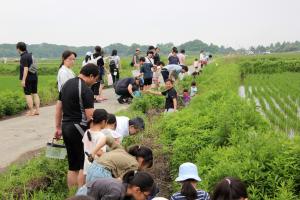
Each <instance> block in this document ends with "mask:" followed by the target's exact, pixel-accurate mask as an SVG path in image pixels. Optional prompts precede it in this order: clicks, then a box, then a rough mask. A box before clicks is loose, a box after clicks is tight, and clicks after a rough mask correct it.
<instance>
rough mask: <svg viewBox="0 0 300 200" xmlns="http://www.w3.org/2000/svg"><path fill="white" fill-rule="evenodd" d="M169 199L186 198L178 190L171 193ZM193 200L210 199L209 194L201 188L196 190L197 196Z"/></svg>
mask: <svg viewBox="0 0 300 200" xmlns="http://www.w3.org/2000/svg"><path fill="white" fill-rule="evenodd" d="M170 199H171V200H186V199H187V198H186V197H185V196H183V195H182V194H181V193H180V192H177V193H175V194H173V195H172V196H171V198H170ZM195 200H210V197H209V194H208V193H207V192H205V191H203V190H197V198H196V199H195Z"/></svg>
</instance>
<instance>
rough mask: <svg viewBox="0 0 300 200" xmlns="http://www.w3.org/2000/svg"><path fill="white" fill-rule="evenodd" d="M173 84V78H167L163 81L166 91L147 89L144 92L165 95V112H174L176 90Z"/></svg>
mask: <svg viewBox="0 0 300 200" xmlns="http://www.w3.org/2000/svg"><path fill="white" fill-rule="evenodd" d="M173 84H174V82H173V80H171V79H167V80H166V82H165V88H166V91H163V92H154V91H150V90H147V91H145V93H150V94H155V95H163V96H165V97H166V102H165V112H175V111H177V92H176V90H175V88H174V85H173Z"/></svg>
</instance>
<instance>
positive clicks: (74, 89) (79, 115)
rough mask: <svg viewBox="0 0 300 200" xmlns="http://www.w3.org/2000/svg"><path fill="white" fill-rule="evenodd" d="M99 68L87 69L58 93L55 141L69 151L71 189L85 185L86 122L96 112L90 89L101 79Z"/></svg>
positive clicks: (87, 67) (92, 65)
mask: <svg viewBox="0 0 300 200" xmlns="http://www.w3.org/2000/svg"><path fill="white" fill-rule="evenodd" d="M98 76H99V71H98V67H97V66H96V65H94V64H91V63H89V64H87V65H85V66H84V67H83V68H82V69H81V71H80V74H79V75H78V77H75V78H72V79H70V80H68V81H67V82H66V83H65V84H64V86H63V87H62V89H61V91H60V93H59V99H58V101H57V103H56V114H55V127H56V131H55V135H54V137H55V138H60V137H61V135H62V136H63V140H64V143H65V145H66V149H67V156H68V165H69V171H68V175H67V182H68V187H69V188H71V187H72V186H81V185H82V184H83V182H84V176H83V165H84V152H83V143H82V137H83V134H84V131H85V130H86V129H87V121H88V120H90V119H91V118H92V115H93V112H94V98H93V92H92V90H91V89H90V88H89V86H91V85H93V84H95V82H96V80H97V79H98Z"/></svg>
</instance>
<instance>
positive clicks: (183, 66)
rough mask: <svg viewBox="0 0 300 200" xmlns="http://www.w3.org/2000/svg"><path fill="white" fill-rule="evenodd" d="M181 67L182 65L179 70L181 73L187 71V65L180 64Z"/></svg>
mask: <svg viewBox="0 0 300 200" xmlns="http://www.w3.org/2000/svg"><path fill="white" fill-rule="evenodd" d="M181 67H182V70H181V72H182V73H186V72H188V71H189V68H188V67H187V66H185V65H182V66H181Z"/></svg>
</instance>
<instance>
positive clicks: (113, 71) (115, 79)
mask: <svg viewBox="0 0 300 200" xmlns="http://www.w3.org/2000/svg"><path fill="white" fill-rule="evenodd" d="M110 74H111V77H112V80H113V84H115V83H116V82H117V81H118V80H119V78H120V72H119V68H115V69H114V70H110ZM114 74H116V75H114Z"/></svg>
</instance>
